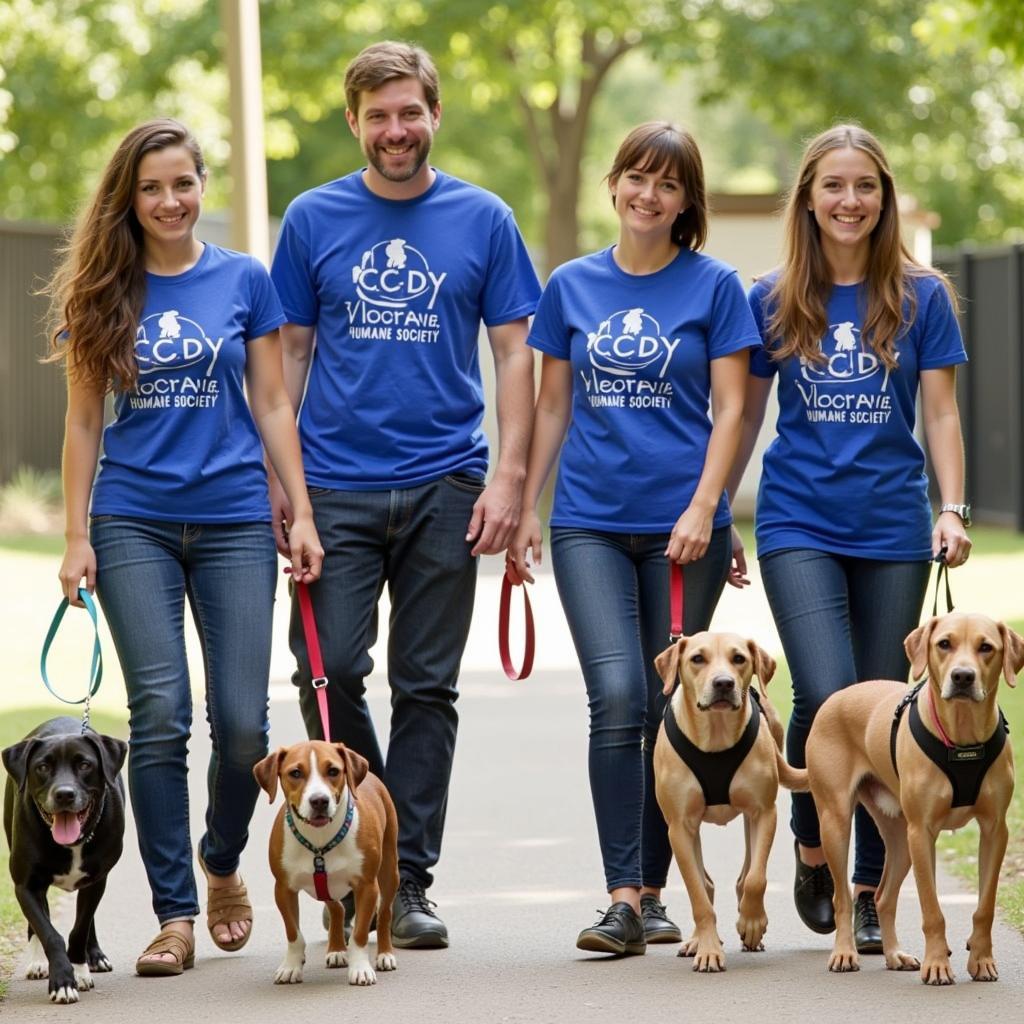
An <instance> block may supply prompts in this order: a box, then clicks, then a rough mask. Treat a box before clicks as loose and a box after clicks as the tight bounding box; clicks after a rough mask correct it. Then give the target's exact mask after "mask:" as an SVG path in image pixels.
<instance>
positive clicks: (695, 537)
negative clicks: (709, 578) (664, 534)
mask: <svg viewBox="0 0 1024 1024" xmlns="http://www.w3.org/2000/svg"><path fill="white" fill-rule="evenodd" d="M714 520H715V510H714V508H701V507H698V506H696V505H692V504H691V505H689V506H688V507H687V509H686V511H685V512H684V513H683V514H682V515H681V516H680V517H679V518H678V519H677V520H676V525H675V526H673V527H672V533H671V534H670V535H669V539H668V547H667V548H666V549H665V554H666V556H667V557H668V559H669V561H672V562H678V563H679V564H680V565H687V564H688V563H690V562H696V561H697V560H698V559H700V558H703V557H704V554H705V553H706V552H707V550H708V543H709V541H710V540H711V527H712V525H713V524H714Z"/></svg>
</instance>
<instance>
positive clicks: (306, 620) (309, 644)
mask: <svg viewBox="0 0 1024 1024" xmlns="http://www.w3.org/2000/svg"><path fill="white" fill-rule="evenodd" d="M291 571H292V570H291V567H290V566H289V567H288V568H287V569H285V572H286V573H290V572H291ZM292 586H294V587H295V593H296V594H298V597H299V611H300V612H301V614H302V632H303V633H304V634H305V636H306V653H307V654H308V655H309V667H310V670H311V671H312V673H313V690H314V691H315V693H316V702H317V704H318V705H319V707H320V727H321V728H322V729H323V733H324V739H325V740H326V741H327V742H328V743H330V742H331V720H330V715H329V714H328V711H327V676H326V675H325V674H324V659H323V655H322V654H321V653H320V637H319V635H318V634H317V631H316V616H314V615H313V601H312V599H311V598H310V596H309V584H307V583H300V582H299V581H298V580H292Z"/></svg>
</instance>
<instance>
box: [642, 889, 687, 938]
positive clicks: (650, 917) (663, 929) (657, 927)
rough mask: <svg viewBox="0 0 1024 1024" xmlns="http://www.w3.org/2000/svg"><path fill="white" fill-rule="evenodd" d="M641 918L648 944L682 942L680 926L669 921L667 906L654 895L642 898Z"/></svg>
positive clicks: (649, 894)
mask: <svg viewBox="0 0 1024 1024" xmlns="http://www.w3.org/2000/svg"><path fill="white" fill-rule="evenodd" d="M640 917H641V919H642V920H643V922H644V935H645V936H646V937H647V941H648V942H682V941H683V934H682V932H680V930H679V926H678V925H677V924H676V923H675V922H674V921H672V920H670V919H669V916H668V914H667V913H666V910H665V904H664V903H659V902H658V897H657V896H655V895H653V894H652V893H647V895H646V896H641V897H640Z"/></svg>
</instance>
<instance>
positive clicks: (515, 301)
mask: <svg viewBox="0 0 1024 1024" xmlns="http://www.w3.org/2000/svg"><path fill="white" fill-rule="evenodd" d="M271 274H272V276H273V280H274V284H275V285H276V286H277V289H278V292H279V293H280V295H281V301H282V304H283V305H284V311H285V315H286V316H287V317H288V320H289V321H290V322H291V323H295V324H302V325H304V326H314V325H315V327H316V347H315V349H314V352H313V361H312V366H311V368H310V372H309V379H308V381H307V384H306V395H305V399H304V400H303V405H302V410H301V415H300V418H299V429H300V435H301V437H302V455H303V460H304V464H305V469H306V479H307V480H308V482H309V483H310V484H313V485H315V486H318V487H329V488H332V489H336V490H356V491H362V490H367V491H372V490H387V489H389V488H392V487H414V486H416V485H418V484H422V483H427V482H429V481H431V480H436V479H439V478H440V477H443V476H445V475H447V474H449V473H456V472H465V473H473V474H476V475H479V476H481V477H482V476H483V475H484V473H486V471H487V440H486V438H485V437H484V434H483V430H482V429H481V422H482V420H483V413H484V395H483V385H482V383H481V380H480V363H479V341H478V337H479V331H480V321H481V320H483V322H484V323H485V324H486V325H487V326H488V327H491V326H494V325H497V324H503V323H508V322H509V321H510V320H516V319H518V318H520V317H524V316H528V315H529V314H530V313H532V312H533V311H534V308H535V307H536V304H537V298H538V296H539V294H540V284H539V283H538V281H537V275H536V274H535V273H534V270H533V266H532V265H531V263H530V258H529V255H528V253H527V251H526V246H525V245H524V244H523V240H522V238H521V237H520V234H519V229H518V228H517V227H516V223H515V219H514V218H513V216H512V211H511V210H510V209H509V207H508V206H506V205H505V203H503V202H502V201H501V200H500V199H498V198H497V196H494V195H492V194H491V193H490V192H485V191H484V190H483V189H480V188H477V187H475V186H473V185H468V184H466V182H463V181H460V180H459V179H458V178H452V177H450V176H449V175H447V174H442V173H441V172H440V171H437V172H436V179H435V181H434V183H433V184H432V185H431V187H430V188H429V189H428V190H427V191H426V192H424V193H423V194H422V195H420V196H417V197H416V198H414V199H407V200H393V199H383V198H381V197H380V196H377V195H375V194H374V193H373V192H371V191H370V190H369V189H368V188H367V187H366V185H365V184H364V182H363V175H362V171H356V172H354V173H353V174H349V175H347V176H346V177H344V178H339V179H338V180H337V181H332V182H329V183H328V184H326V185H322V186H321V187H320V188H316V189H313V190H312V191H310V192H305V193H303V194H302V195H300V196H299V197H298V198H297V199H295V200H294V202H292V204H291V205H290V206H289V207H288V210H287V212H286V213H285V217H284V223H283V224H282V226H281V236H280V238H279V240H278V246H277V252H276V253H275V254H274V263H273V268H272V270H271Z"/></svg>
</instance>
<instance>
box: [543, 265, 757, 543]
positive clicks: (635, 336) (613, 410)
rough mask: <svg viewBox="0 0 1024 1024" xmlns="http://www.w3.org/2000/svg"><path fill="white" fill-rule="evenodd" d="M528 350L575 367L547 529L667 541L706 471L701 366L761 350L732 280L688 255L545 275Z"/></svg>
mask: <svg viewBox="0 0 1024 1024" xmlns="http://www.w3.org/2000/svg"><path fill="white" fill-rule="evenodd" d="M529 343H530V344H531V345H532V346H533V347H534V348H538V349H540V350H541V351H542V352H546V353H547V354H548V355H552V356H555V357H557V358H558V359H568V360H570V361H571V363H572V380H573V389H572V391H573V399H572V420H571V422H570V424H569V429H568V432H567V434H566V439H565V444H564V446H563V448H562V454H561V459H560V462H559V470H558V483H557V486H556V488H555V502H554V508H553V510H552V515H551V525H552V526H582V527H587V528H589V529H595V530H608V531H612V532H619V533H634V532H635V533H664V532H668V531H670V530H671V529H672V527H673V526H675V523H676V520H677V519H678V518H679V516H680V515H681V514H682V513H683V511H684V510H685V509H686V507H687V506H688V505H689V504H690V501H691V499H692V498H693V494H694V492H695V491H696V489H697V484H698V482H699V480H700V476H701V473H702V472H703V470H704V459H705V456H706V455H707V448H708V438H709V437H710V436H711V420H710V418H709V416H708V400H709V395H710V390H711V367H710V362H711V360H712V359H718V358H720V357H721V356H726V355H729V354H730V353H733V352H738V351H740V350H741V349H746V348H754V347H760V345H761V339H760V337H759V336H758V333H757V327H756V326H755V324H754V321H753V318H752V317H751V315H750V307H749V306H748V305H747V302H746V297H745V296H744V293H743V287H742V286H741V285H740V282H739V278H738V276H737V274H736V271H735V270H733V269H732V267H729V266H727V265H726V264H724V263H720V262H719V261H718V260H715V259H712V258H711V257H709V256H703V255H701V254H700V253H695V252H692V251H691V250H689V249H680V251H679V255H678V256H676V258H675V259H674V260H673V261H672V262H671V263H670V264H668V266H666V267H663V268H662V269H661V270H659V271H657V272H656V273H654V274H642V275H636V274H627V273H626V272H625V271H624V270H622V269H621V268H620V267H619V266H618V264H617V263H616V262H615V260H614V258H613V256H612V250H611V249H610V248H609V249H604V250H602V251H601V252H596V253H593V254H591V255H590V256H583V257H581V258H580V259H576V260H572V261H571V262H569V263H566V264H563V265H562V266H561V267H559V268H558V269H557V270H555V272H554V273H553V274H552V275H551V278H550V280H549V281H548V284H547V287H546V288H545V289H544V294H543V295H542V296H541V300H540V305H539V307H538V308H537V316H536V319H535V320H534V322H533V329H532V331H531V332H530V338H529ZM730 522H732V517H731V515H730V513H729V505H728V502H727V500H726V498H725V495H724V494H723V496H722V498H721V500H720V501H719V503H718V508H717V510H716V512H715V520H714V524H715V526H716V527H717V526H727V525H728V524H729V523H730Z"/></svg>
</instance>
